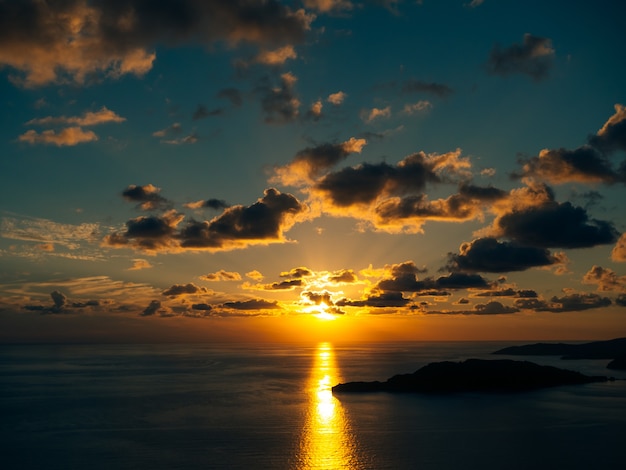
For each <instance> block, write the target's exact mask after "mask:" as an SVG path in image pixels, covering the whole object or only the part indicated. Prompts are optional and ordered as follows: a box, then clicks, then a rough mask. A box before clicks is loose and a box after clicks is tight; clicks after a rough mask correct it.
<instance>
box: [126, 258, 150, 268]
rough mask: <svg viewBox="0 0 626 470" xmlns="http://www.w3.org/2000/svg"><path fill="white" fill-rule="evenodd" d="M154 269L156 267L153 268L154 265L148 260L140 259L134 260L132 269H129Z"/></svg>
mask: <svg viewBox="0 0 626 470" xmlns="http://www.w3.org/2000/svg"><path fill="white" fill-rule="evenodd" d="M153 267H154V266H152V264H150V262H149V261H148V260H145V259H141V258H138V259H134V260H133V265H132V266H131V267H130V268H128V270H129V271H139V270H140V269H149V268H153Z"/></svg>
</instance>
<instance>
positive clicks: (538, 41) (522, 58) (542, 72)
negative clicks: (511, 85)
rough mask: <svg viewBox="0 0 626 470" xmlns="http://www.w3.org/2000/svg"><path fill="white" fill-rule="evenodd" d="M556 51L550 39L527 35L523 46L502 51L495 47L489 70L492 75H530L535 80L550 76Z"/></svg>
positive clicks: (497, 46) (513, 46)
mask: <svg viewBox="0 0 626 470" xmlns="http://www.w3.org/2000/svg"><path fill="white" fill-rule="evenodd" d="M554 55H555V54H554V49H553V48H552V41H551V40H550V39H549V38H543V37H538V36H533V35H532V34H528V33H526V34H525V35H524V39H523V41H522V43H521V44H513V45H511V46H509V47H507V48H504V49H502V48H501V47H500V46H499V45H496V46H494V48H493V49H492V50H491V54H490V55H489V61H488V63H487V70H488V72H489V73H490V74H492V75H500V76H507V75H511V74H524V75H528V76H530V77H531V78H533V79H534V80H537V81H539V80H542V79H544V78H546V77H547V76H548V73H549V72H550V69H551V68H552V63H553V61H554Z"/></svg>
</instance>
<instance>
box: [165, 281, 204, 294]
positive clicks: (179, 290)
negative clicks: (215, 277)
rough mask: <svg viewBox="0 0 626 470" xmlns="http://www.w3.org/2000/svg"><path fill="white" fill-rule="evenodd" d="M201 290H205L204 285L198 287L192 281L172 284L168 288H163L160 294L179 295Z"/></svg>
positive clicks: (197, 292)
mask: <svg viewBox="0 0 626 470" xmlns="http://www.w3.org/2000/svg"><path fill="white" fill-rule="evenodd" d="M203 292H207V289H206V287H198V286H196V285H195V284H193V283H189V284H174V285H173V286H171V287H170V288H168V289H166V290H164V291H163V292H162V294H163V295H168V296H171V297H176V296H179V295H186V294H199V293H203Z"/></svg>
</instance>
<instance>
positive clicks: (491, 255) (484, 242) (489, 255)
mask: <svg viewBox="0 0 626 470" xmlns="http://www.w3.org/2000/svg"><path fill="white" fill-rule="evenodd" d="M562 262H563V259H562V257H559V256H554V255H551V254H550V252H549V251H548V250H547V249H545V248H537V247H533V246H525V245H521V244H519V243H517V242H499V241H498V240H496V239H495V238H489V237H487V238H478V239H476V240H473V241H472V242H469V243H463V244H462V245H461V247H460V248H459V253H458V254H456V253H448V265H447V268H448V269H449V270H451V271H457V270H460V271H470V272H490V273H504V272H510V271H525V270H527V269H530V268H534V267H541V266H551V265H555V264H561V263H562Z"/></svg>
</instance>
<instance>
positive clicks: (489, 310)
mask: <svg viewBox="0 0 626 470" xmlns="http://www.w3.org/2000/svg"><path fill="white" fill-rule="evenodd" d="M517 312H519V309H518V308H517V307H509V306H506V305H503V304H502V303H501V302H497V301H492V302H487V303H486V304H476V305H474V307H473V308H472V309H471V310H447V311H429V312H427V313H428V314H429V315H432V314H446V315H506V314H510V313H517Z"/></svg>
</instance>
